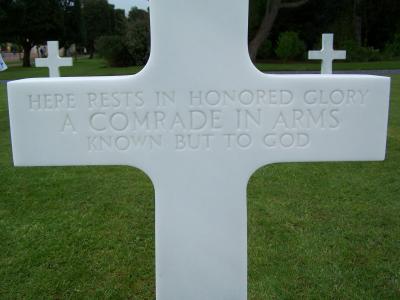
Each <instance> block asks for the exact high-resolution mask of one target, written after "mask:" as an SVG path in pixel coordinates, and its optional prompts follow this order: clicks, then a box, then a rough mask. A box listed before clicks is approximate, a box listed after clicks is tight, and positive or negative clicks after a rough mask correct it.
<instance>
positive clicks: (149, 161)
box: [8, 0, 390, 300]
mask: <svg viewBox="0 0 400 300" xmlns="http://www.w3.org/2000/svg"><path fill="white" fill-rule="evenodd" d="M150 5H151V25H152V26H151V30H152V53H151V57H150V60H149V62H148V64H147V66H146V67H145V68H144V69H143V71H141V72H140V73H139V74H137V75H133V76H116V77H98V78H94V77H87V78H85V77H84V78H50V79H28V80H21V81H13V82H10V83H8V95H9V103H10V104H9V105H10V109H9V111H10V120H11V132H12V146H13V156H14V163H15V165H16V166H65V165H129V166H134V167H137V168H140V169H141V170H143V171H144V172H146V173H147V174H148V175H149V177H150V178H151V180H152V182H153V184H154V188H155V197H156V200H155V201H156V202H155V205H156V211H155V218H156V225H155V226H156V233H155V235H156V238H155V239H156V286H157V288H156V294H157V299H158V300H165V299H167V300H171V299H173V300H187V299H191V300H197V299H198V300H204V299H208V300H213V299H215V300H216V299H229V300H233V299H241V300H242V299H246V298H247V208H246V187H247V182H248V180H249V178H250V176H251V175H252V174H253V173H254V172H255V171H256V170H257V169H258V168H260V167H261V166H264V165H267V164H273V163H281V162H310V161H312V162H316V161H371V160H383V159H384V158H385V149H386V131H387V121H388V107H389V91H390V79H389V78H384V77H375V76H358V75H337V76H336V75H335V76H321V75H287V76H285V75H280V76H279V75H266V74H263V73H261V72H259V71H258V70H257V69H256V68H255V67H254V65H253V64H252V63H251V60H250V58H249V55H248V49H247V26H248V2H247V1H243V0H220V1H214V0H204V1H198V0H186V1H182V0H169V1H164V0H153V1H151V4H150ZM227 7H229V10H227V9H226V8H227ZM305 201H306V199H305Z"/></svg>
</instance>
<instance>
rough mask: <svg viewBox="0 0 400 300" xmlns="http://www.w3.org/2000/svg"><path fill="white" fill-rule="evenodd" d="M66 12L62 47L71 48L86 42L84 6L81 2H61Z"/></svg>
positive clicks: (72, 0) (64, 0)
mask: <svg viewBox="0 0 400 300" xmlns="http://www.w3.org/2000/svg"><path fill="white" fill-rule="evenodd" d="M61 6H62V8H63V10H64V34H63V39H62V40H61V45H62V46H65V47H69V46H71V45H72V44H79V43H83V42H84V26H83V19H82V5H81V1H80V0H61Z"/></svg>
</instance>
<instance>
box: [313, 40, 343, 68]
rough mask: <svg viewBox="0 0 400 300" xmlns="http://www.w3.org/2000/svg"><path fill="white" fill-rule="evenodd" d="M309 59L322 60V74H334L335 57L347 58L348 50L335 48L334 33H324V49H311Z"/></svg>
mask: <svg viewBox="0 0 400 300" xmlns="http://www.w3.org/2000/svg"><path fill="white" fill-rule="evenodd" d="M308 59H316V60H322V65H321V74H332V73H333V72H332V64H333V61H334V60H335V59H346V51H335V50H333V34H331V33H329V34H327V33H325V34H323V35H322V50H321V51H309V52H308Z"/></svg>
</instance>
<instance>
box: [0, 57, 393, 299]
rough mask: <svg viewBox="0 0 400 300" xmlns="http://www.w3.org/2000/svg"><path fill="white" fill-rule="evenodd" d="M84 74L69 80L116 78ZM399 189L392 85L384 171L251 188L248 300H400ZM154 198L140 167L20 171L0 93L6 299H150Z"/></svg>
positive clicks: (298, 178)
mask: <svg viewBox="0 0 400 300" xmlns="http://www.w3.org/2000/svg"><path fill="white" fill-rule="evenodd" d="M83 64H84V65H85V66H83V68H82V69H81V70H79V63H78V64H77V66H76V68H73V69H71V70H69V71H68V72H72V73H69V74H73V72H74V70H77V71H76V73H75V74H76V75H84V74H86V73H87V74H89V75H97V73H98V72H100V71H99V70H101V74H103V75H106V74H113V73H114V72H115V69H106V68H104V67H101V66H99V64H98V62H97V65H96V63H95V62H90V63H87V62H83ZM65 71H67V70H65ZM120 71H121V70H118V72H119V73H120ZM126 71H127V73H129V72H132V71H135V69H133V68H131V69H126ZM24 72H25V73H24ZM38 72H43V70H40V69H28V70H26V71H25V70H22V69H11V70H10V73H8V74H13V75H12V76H14V78H17V77H25V76H28V75H29V76H33V75H37V74H39V73H38ZM6 74H7V73H3V74H2V75H1V76H3V78H4V76H6ZM43 75H44V73H43V74H42V76H43ZM7 76H11V75H7ZM9 79H11V78H9ZM399 179H400V76H394V77H393V88H392V104H391V112H390V129H389V141H388V154H387V160H386V161H384V162H365V163H319V164H315V163H313V164H311V163H309V164H282V165H273V166H268V167H264V168H262V169H260V170H259V171H258V172H257V173H255V174H254V176H253V177H252V178H251V180H250V183H249V186H248V215H249V227H248V232H249V299H252V300H260V299H399V298H400V182H399ZM153 198H154V193H153V187H152V184H151V182H150V180H149V179H148V178H147V177H146V176H145V175H144V174H143V173H142V172H140V171H139V170H137V169H133V168H128V167H64V168H61V167H59V168H14V167H13V166H12V157H11V149H10V134H9V125H8V113H7V105H6V91H5V85H0V299H22V298H23V299H49V298H50V299H64V298H68V299H69V298H71V299H93V298H102V299H103V298H109V299H146V300H147V299H154V297H155V296H154V295H155V293H154V290H155V280H154V277H155V272H154V199H153ZM188 300H189V299H188ZM205 300H206V299H205Z"/></svg>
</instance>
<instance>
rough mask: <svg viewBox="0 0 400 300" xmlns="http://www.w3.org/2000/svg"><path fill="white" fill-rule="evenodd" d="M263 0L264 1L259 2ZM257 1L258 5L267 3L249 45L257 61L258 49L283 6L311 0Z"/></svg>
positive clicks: (294, 5)
mask: <svg viewBox="0 0 400 300" xmlns="http://www.w3.org/2000/svg"><path fill="white" fill-rule="evenodd" d="M258 1H262V2H258ZM258 1H255V2H256V5H257V6H258V7H262V6H263V5H265V10H264V15H263V17H262V20H261V23H260V25H259V27H258V30H257V33H256V34H255V36H254V38H253V39H252V40H251V42H250V45H249V51H250V57H251V59H252V60H253V61H255V59H256V57H257V53H258V50H259V49H260V46H261V45H262V44H263V42H264V41H265V40H266V39H267V38H268V36H269V35H270V33H271V29H272V27H273V25H274V23H275V20H276V18H277V16H278V14H279V11H280V10H281V9H283V8H296V7H300V6H302V5H304V4H306V3H307V2H308V1H309V0H258Z"/></svg>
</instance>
